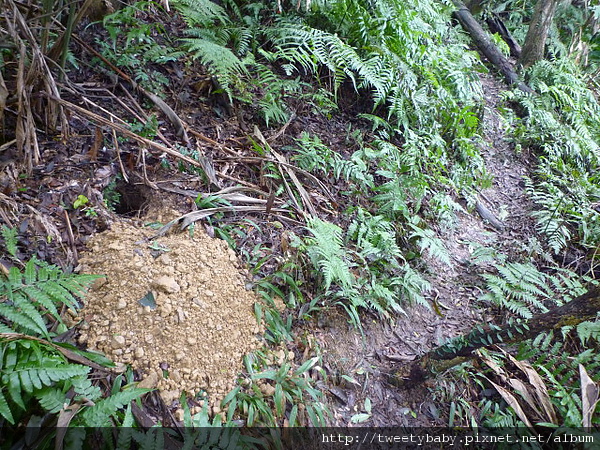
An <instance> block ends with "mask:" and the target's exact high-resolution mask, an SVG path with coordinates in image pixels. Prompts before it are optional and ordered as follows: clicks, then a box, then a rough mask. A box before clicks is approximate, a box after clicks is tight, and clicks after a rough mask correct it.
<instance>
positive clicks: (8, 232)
mask: <svg viewBox="0 0 600 450" xmlns="http://www.w3.org/2000/svg"><path fill="white" fill-rule="evenodd" d="M0 233H1V234H2V237H3V238H4V246H5V247H6V251H8V254H9V255H10V256H12V257H16V256H17V229H16V228H8V227H7V226H6V225H2V228H0Z"/></svg>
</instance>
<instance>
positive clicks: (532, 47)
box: [519, 0, 559, 69]
mask: <svg viewBox="0 0 600 450" xmlns="http://www.w3.org/2000/svg"><path fill="white" fill-rule="evenodd" d="M558 2H559V0H538V2H537V4H536V5H535V9H534V10H533V16H532V17H531V22H530V24H529V29H528V30H527V37H526V38H525V43H524V44H523V50H522V52H521V57H520V58H519V66H521V67H523V68H524V69H527V68H528V67H530V66H532V65H533V64H535V63H536V62H538V61H539V60H541V59H543V58H544V49H545V47H546V38H547V37H548V31H549V30H550V25H552V19H553V17H554V11H556V6H557V5H558Z"/></svg>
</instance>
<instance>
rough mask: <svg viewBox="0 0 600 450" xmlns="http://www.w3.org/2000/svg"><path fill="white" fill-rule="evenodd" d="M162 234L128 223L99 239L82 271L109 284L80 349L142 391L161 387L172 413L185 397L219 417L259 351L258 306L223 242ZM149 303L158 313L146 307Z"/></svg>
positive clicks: (90, 303) (97, 288)
mask: <svg viewBox="0 0 600 450" xmlns="http://www.w3.org/2000/svg"><path fill="white" fill-rule="evenodd" d="M154 234H156V230H152V229H150V228H148V227H144V224H143V222H142V221H140V220H127V219H122V220H120V221H118V222H115V223H113V224H112V226H111V228H110V230H107V231H105V232H103V233H99V234H97V235H96V236H94V237H92V239H90V241H89V242H88V248H89V251H88V252H86V253H84V254H83V257H82V258H81V260H80V270H81V271H82V272H85V273H93V274H101V275H105V277H106V278H104V279H100V280H97V282H96V284H95V285H94V287H93V288H92V289H91V291H90V293H89V294H88V295H87V296H86V299H85V308H84V309H83V310H82V312H81V316H80V319H82V320H83V321H84V322H83V324H82V325H81V327H80V329H81V330H82V332H81V333H82V334H81V336H80V338H79V341H80V342H81V343H86V344H87V345H88V347H90V348H91V349H97V350H100V351H102V352H104V353H105V354H106V355H108V356H109V357H110V358H112V359H113V360H114V361H115V362H118V363H123V364H131V365H132V366H133V368H134V369H136V370H137V371H138V372H139V374H140V375H141V377H142V378H143V381H142V382H141V386H143V387H150V388H154V387H158V388H159V389H160V393H161V396H162V397H163V400H164V401H165V403H166V404H167V405H171V404H172V403H173V401H174V400H178V399H179V398H180V396H181V393H182V392H186V393H187V394H188V395H190V396H191V397H194V396H195V395H197V394H201V395H200V398H202V397H204V396H207V397H208V398H209V399H210V402H211V405H212V406H213V408H214V409H213V411H215V412H217V409H216V405H219V403H220V401H221V400H222V398H223V397H224V396H225V394H226V393H227V392H229V391H230V390H231V389H233V387H234V383H235V381H236V379H237V376H238V374H239V373H240V372H241V370H242V357H243V356H244V355H245V354H247V353H249V352H252V351H253V350H255V349H257V348H258V347H259V345H260V341H259V336H260V333H262V332H263V328H262V327H261V326H259V325H257V321H256V318H255V316H254V313H253V308H254V303H255V302H256V301H258V298H257V296H256V295H255V294H254V293H253V292H252V291H250V290H247V289H246V282H247V273H246V272H245V271H244V270H242V269H241V268H240V264H239V263H238V260H237V257H236V255H235V253H234V252H233V251H232V250H231V249H229V247H228V246H227V244H226V243H225V242H224V241H222V240H219V239H212V238H210V237H208V236H207V235H206V233H205V232H204V230H203V229H202V228H201V227H198V228H196V229H195V230H194V232H193V237H191V236H190V233H189V232H187V231H185V232H179V233H177V234H170V235H167V236H164V237H159V238H156V239H151V237H152V236H153V235H154ZM148 294H151V295H152V297H153V298H154V303H155V305H152V304H151V303H152V302H151V301H150V302H148V300H147V299H146V300H145V301H144V300H143V299H144V297H146V296H147V295H148ZM142 303H145V306H143V305H142ZM148 303H150V304H148Z"/></svg>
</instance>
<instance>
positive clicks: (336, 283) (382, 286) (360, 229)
mask: <svg viewBox="0 0 600 450" xmlns="http://www.w3.org/2000/svg"><path fill="white" fill-rule="evenodd" d="M307 230H308V231H309V232H310V233H311V234H312V236H309V237H307V238H305V240H304V241H303V242H302V243H301V244H298V247H299V248H300V250H303V251H306V253H307V254H308V256H309V257H310V259H311V261H312V263H313V265H314V267H315V269H317V271H318V273H319V275H320V276H321V277H322V280H323V289H322V290H321V291H320V292H321V295H322V296H324V297H325V298H326V297H332V298H333V299H335V301H336V303H337V304H338V305H340V306H342V307H343V308H344V309H345V310H346V312H347V313H348V315H349V317H350V321H351V322H352V323H353V324H354V325H355V326H357V327H359V328H360V327H361V321H360V315H359V312H360V311H361V310H367V311H372V312H374V313H376V314H378V315H380V316H382V317H388V318H390V317H393V315H395V314H398V313H404V309H403V305H404V304H410V303H414V302H416V303H421V304H423V305H428V304H427V302H426V300H425V298H424V293H425V292H426V291H428V290H429V289H430V285H429V283H428V282H427V281H426V280H425V279H424V278H423V277H422V276H421V274H419V273H418V272H417V271H416V270H414V269H413V268H412V267H411V266H410V265H409V264H408V262H407V261H406V260H405V259H404V257H403V253H402V251H401V249H400V248H399V247H398V244H397V243H396V231H395V229H394V226H393V224H392V223H391V222H390V221H389V220H388V219H387V218H385V217H383V216H372V215H371V214H369V213H368V212H367V211H365V210H362V209H358V211H357V216H356V218H355V219H354V220H353V222H352V223H351V224H350V225H349V227H348V230H347V231H346V233H344V232H343V230H342V229H341V228H340V227H339V226H337V225H334V224H332V223H329V222H324V221H322V220H320V219H312V220H310V221H309V224H308V226H307Z"/></svg>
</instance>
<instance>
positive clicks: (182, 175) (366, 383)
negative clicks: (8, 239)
mask: <svg viewBox="0 0 600 450" xmlns="http://www.w3.org/2000/svg"><path fill="white" fill-rule="evenodd" d="M78 78H79V82H78V81H77V80H73V81H72V83H73V85H72V86H71V87H73V86H76V87H77V88H78V89H79V90H80V91H83V92H84V94H83V96H82V98H86V99H87V100H88V102H87V106H88V107H89V106H93V105H95V107H101V106H102V107H104V108H105V109H106V110H111V111H113V113H114V114H115V115H116V116H118V117H128V116H129V117H131V115H132V110H134V111H136V112H135V114H133V115H134V116H136V115H138V117H141V118H143V117H144V114H145V113H144V110H143V109H142V108H140V107H139V103H138V102H136V101H135V100H134V99H133V97H131V96H129V98H127V95H125V94H124V90H125V89H126V88H123V87H121V89H116V90H113V89H111V87H110V86H109V85H108V84H106V81H105V80H103V79H101V78H99V77H98V75H94V74H92V73H86V71H85V70H83V71H81V72H80V73H79V75H78ZM191 81H193V80H190V82H187V83H182V84H180V85H179V88H178V89H177V91H178V93H176V92H175V90H174V92H173V98H171V99H169V101H170V102H171V104H175V105H178V107H177V108H176V111H177V113H178V114H179V115H180V116H181V117H184V118H185V119H186V121H187V122H188V123H189V124H190V127H191V128H192V129H193V130H194V131H195V136H196V137H197V138H198V143H199V146H198V153H199V154H201V155H204V157H205V158H206V159H207V160H209V161H211V163H212V165H213V167H214V171H215V178H214V179H212V180H210V183H209V184H211V186H210V191H211V192H215V191H220V190H223V189H224V188H227V187H231V186H236V185H238V186H240V185H242V186H244V187H245V188H247V189H249V190H250V191H254V192H262V193H264V192H268V191H269V189H273V188H274V187H273V186H272V185H269V181H268V180H265V179H264V178H263V175H264V174H263V172H262V170H263V167H262V166H261V163H260V160H259V158H256V157H255V153H254V152H253V151H252V144H251V141H250V140H249V139H248V137H249V135H250V134H251V130H252V128H253V125H254V124H253V119H252V115H251V112H250V111H248V110H245V109H243V108H236V109H235V110H234V111H228V108H229V106H227V105H225V106H224V104H223V101H222V98H221V97H218V96H214V95H210V94H207V93H203V94H204V96H203V95H198V93H197V92H196V93H195V92H194V91H193V88H192V84H193V83H192V82H191ZM482 83H483V86H484V92H485V111H484V115H483V120H482V132H481V134H482V136H483V139H482V141H481V142H480V143H479V144H478V145H479V146H480V148H481V151H482V154H483V155H484V159H485V163H486V168H487V171H488V173H489V176H490V180H491V185H490V187H489V188H487V189H485V190H482V191H481V192H480V193H479V194H480V195H479V201H480V202H481V204H483V205H484V206H485V208H486V209H487V211H488V213H491V214H492V215H493V216H494V217H496V218H497V219H498V220H499V221H501V222H502V226H501V227H497V226H492V224H491V223H490V222H488V221H485V220H484V219H483V218H482V217H481V215H480V214H478V213H477V211H476V208H475V205H472V204H471V205H468V204H467V203H466V201H465V199H464V198H455V199H454V200H455V201H456V203H457V205H460V209H458V210H457V213H456V221H455V223H454V225H453V226H451V227H449V228H447V229H439V230H436V231H437V232H438V233H439V235H440V236H441V237H442V238H443V240H444V243H445V245H446V247H447V248H448V250H449V252H450V255H451V258H452V260H453V262H455V263H456V264H452V265H451V266H449V265H446V264H443V263H441V262H440V261H438V260H436V259H434V258H428V257H427V255H424V260H423V262H424V264H423V270H424V272H425V273H426V277H427V279H428V280H429V281H430V283H431V285H432V290H431V291H430V292H429V293H428V294H427V296H426V298H427V300H428V302H429V303H430V304H431V306H432V307H431V308H426V307H424V306H414V307H407V308H406V316H398V317H397V318H395V319H394V320H393V321H391V322H389V321H385V320H383V319H379V318H377V317H375V316H369V315H365V316H364V317H363V318H362V320H363V326H364V333H361V332H360V331H359V330H357V329H356V328H354V327H353V326H352V325H350V324H349V323H348V320H347V316H346V315H345V314H344V313H343V311H340V310H338V309H336V308H334V307H328V308H323V309H321V310H320V311H318V312H317V313H316V314H315V315H314V317H312V319H309V320H305V319H304V318H300V316H301V315H300V314H298V311H294V310H289V311H287V312H286V313H285V314H290V315H292V316H293V317H294V324H295V327H294V328H295V330H296V334H297V335H298V336H300V335H302V336H304V341H302V342H301V340H300V339H298V340H296V341H294V342H289V343H288V344H287V347H286V348H285V350H287V351H289V352H293V353H292V355H296V358H297V361H296V362H297V363H299V364H301V363H302V361H301V359H302V358H306V357H309V356H312V355H314V354H321V356H322V366H323V369H324V372H320V373H317V372H314V371H313V376H314V378H315V379H316V381H317V383H318V386H319V387H320V388H321V389H322V390H323V391H325V392H326V393H327V403H328V405H329V408H330V410H331V412H332V417H331V424H332V425H349V424H351V419H352V417H353V416H355V415H356V414H357V413H361V412H363V413H365V414H366V415H367V416H369V417H368V418H367V417H365V422H362V424H363V425H375V426H391V425H406V426H423V425H444V424H446V423H447V412H448V411H447V409H448V404H449V401H450V400H451V399H452V398H453V396H455V395H456V392H454V391H453V390H452V389H456V386H457V385H455V384H452V386H453V387H452V389H446V387H445V385H444V383H441V384H440V383H438V384H437V385H434V384H431V383H430V384H424V385H421V386H413V387H409V388H407V389H398V388H397V387H395V386H392V385H391V384H390V383H389V382H388V378H387V374H390V373H391V372H393V371H394V370H396V369H397V367H398V366H399V365H402V364H404V363H406V362H408V361H411V360H413V359H415V358H416V357H417V356H418V355H420V354H423V353H424V352H425V351H427V350H428V349H431V348H433V347H435V346H437V345H439V344H441V343H443V342H444V341H446V340H447V339H449V338H451V337H454V336H458V335H461V334H464V333H466V332H468V331H470V330H471V328H472V327H473V326H474V325H475V324H478V323H486V322H490V321H491V320H493V314H494V311H493V310H488V309H487V307H488V306H489V305H487V304H484V303H482V302H480V301H479V297H480V295H481V294H482V289H481V286H482V285H483V281H482V279H481V277H480V276H479V273H481V272H480V271H478V265H477V264H476V263H473V261H472V259H473V258H472V255H473V252H474V251H476V250H477V248H478V247H482V246H484V247H488V248H491V249H493V251H496V252H498V253H502V254H505V255H508V256H509V257H512V256H516V255H519V254H521V253H522V252H524V251H525V248H526V247H527V243H528V241H529V238H530V237H532V236H534V234H535V231H534V226H533V223H532V220H531V219H530V218H529V211H530V207H531V205H530V203H529V201H528V200H527V197H526V195H525V192H524V189H525V186H524V183H523V179H522V178H523V176H524V175H527V174H528V167H530V164H529V163H530V161H529V156H528V155H527V154H516V153H515V151H514V149H513V147H512V146H511V144H510V142H509V141H508V139H507V137H506V136H505V133H504V129H503V124H502V119H501V117H500V114H499V112H498V107H499V104H500V98H499V95H500V93H501V91H502V90H503V89H506V87H505V86H504V85H502V84H501V83H500V82H498V81H496V80H495V79H494V78H493V77H492V76H490V75H484V76H482ZM173 84H174V85H176V82H174V83H173ZM201 94H202V93H201ZM67 98H68V95H67ZM182 98H185V99H187V101H186V102H185V104H184V103H182V102H180V101H179V100H180V99H182ZM340 98H344V96H340ZM348 98H353V97H350V96H349V97H348ZM359 101H360V100H359V99H356V100H353V101H350V102H348V104H345V105H344V104H343V102H342V105H341V108H340V109H341V111H340V112H339V113H334V114H333V115H332V116H330V117H328V116H327V115H326V114H323V113H322V112H320V111H319V110H318V109H315V108H314V107H311V106H309V105H306V104H302V103H301V102H298V104H293V105H288V106H289V107H290V109H291V110H294V111H295V113H294V115H293V116H292V119H291V120H290V121H289V122H288V123H286V124H285V125H284V126H282V127H280V128H278V129H273V130H269V131H265V132H264V134H265V137H266V139H267V141H268V142H269V144H270V145H271V146H272V147H273V148H277V149H278V151H280V152H282V153H283V154H285V146H286V145H290V144H292V143H293V142H294V139H295V138H298V137H300V134H301V133H302V132H303V131H309V132H310V131H311V130H314V131H318V134H319V136H320V137H321V139H322V141H323V142H324V143H325V144H326V145H327V146H329V147H330V148H331V149H333V150H335V151H338V152H339V153H341V154H348V152H349V151H350V149H351V146H352V145H354V143H353V138H352V137H351V136H350V133H349V131H348V130H349V127H352V128H353V129H355V130H357V129H358V130H361V133H362V135H363V139H365V140H368V139H369V138H370V131H369V127H368V124H367V123H365V122H364V121H361V120H359V119H356V116H357V113H358V112H360V111H361V110H362V109H363V106H361V105H360V103H359ZM119 104H120V106H118V105H119ZM238 106H239V105H238ZM70 125H71V127H72V132H73V135H72V137H71V138H70V139H69V140H68V141H67V142H57V141H55V140H52V139H50V138H49V139H48V140H47V141H46V142H43V143H42V151H43V165H39V166H37V167H36V168H35V170H34V172H33V174H32V175H31V176H29V177H23V176H21V177H19V176H18V174H15V173H12V172H11V170H13V171H14V170H15V166H14V164H13V163H14V161H11V160H10V158H6V161H5V163H4V176H5V178H6V179H11V178H12V179H13V180H18V181H17V183H18V184H17V185H16V186H11V185H10V183H9V182H7V183H9V185H8V188H7V189H6V190H5V191H6V192H10V193H11V196H10V199H8V198H7V201H6V202H5V204H4V205H3V210H2V214H3V219H4V222H5V223H7V224H8V225H9V226H14V227H17V228H18V229H19V230H20V235H19V239H20V244H21V249H23V257H26V256H32V255H36V256H37V257H39V258H41V259H47V260H51V261H53V262H55V263H57V264H59V265H60V266H62V267H63V268H65V269H66V270H72V269H74V268H75V267H76V266H77V265H78V263H79V258H80V257H81V256H82V255H85V254H86V251H87V250H86V243H87V242H88V240H89V239H90V237H91V236H92V235H94V234H96V233H99V232H103V231H105V230H107V229H112V228H115V225H116V223H118V222H123V221H125V222H128V223H132V224H134V225H137V226H143V224H144V223H146V222H148V221H162V222H163V223H164V222H166V221H167V220H170V219H172V218H173V217H176V216H177V215H178V214H185V213H188V212H190V211H193V210H194V209H197V207H196V205H195V203H194V201H193V200H194V199H195V198H196V197H197V196H198V194H199V193H200V192H208V191H207V189H206V185H207V180H206V179H205V178H204V176H203V175H202V172H201V171H197V170H195V169H194V168H193V167H191V166H188V165H186V164H185V163H181V162H175V161H173V160H170V161H169V162H167V161H168V160H167V158H165V155H160V154H158V153H156V152H145V151H144V152H143V153H142V152H141V151H140V149H139V147H138V145H137V144H134V143H132V142H128V141H122V140H119V139H116V140H115V136H111V135H110V133H109V132H107V130H106V129H102V128H100V127H97V126H93V125H92V124H91V123H90V122H89V121H88V120H87V119H86V118H85V117H80V116H78V115H77V114H73V115H72V116H71V117H70ZM157 129H158V131H159V137H160V135H161V134H162V133H164V135H165V136H166V138H165V140H168V139H170V137H171V136H172V134H173V133H174V130H173V129H172V128H171V127H170V126H169V125H168V123H166V122H162V121H161V120H159V122H158V128H157ZM106 144H112V145H106ZM117 146H119V150H118V153H117V150H116V147H117ZM282 149H283V150H282ZM119 158H120V160H121V164H122V166H121V165H120V164H119V163H118V160H119ZM122 171H125V172H126V173H127V174H128V176H129V183H126V182H125V181H124V180H123V179H122V177H121V178H120V180H119V181H117V182H115V181H114V180H115V177H116V176H117V175H118V174H119V173H121V172H122ZM15 175H16V176H15ZM302 181H305V182H307V183H310V182H311V181H310V180H307V179H303V180H302ZM320 181H321V183H323V184H324V185H325V187H326V189H327V191H328V193H329V196H330V199H327V198H324V197H322V196H321V195H320V194H318V193H317V192H316V191H314V190H311V191H310V192H311V195H312V198H313V200H314V202H315V205H317V208H318V215H319V216H321V217H324V218H327V219H328V220H332V221H338V222H344V221H345V220H347V218H344V217H343V211H342V209H343V208H342V206H341V205H344V204H346V203H347V202H348V200H347V199H342V198H339V197H338V194H339V193H340V192H341V191H343V189H344V186H343V185H338V184H336V183H335V182H333V179H327V178H323V179H321V180H320ZM13 189H14V190H13ZM107 193H109V194H110V193H112V194H118V196H119V198H120V199H119V200H118V201H117V200H116V199H108V200H109V204H110V205H112V207H113V209H114V211H111V210H110V209H109V208H107V206H106V202H105V201H104V200H107ZM81 196H83V197H85V199H87V202H85V203H84V204H82V205H80V206H79V207H75V206H74V205H75V204H76V202H77V200H78V198H81ZM259 197H260V195H259ZM264 200H266V199H265V198H263V201H264ZM338 205H339V206H338ZM275 206H277V205H276V204H275ZM338 208H339V210H338ZM457 208H459V207H458V206H457ZM244 220H246V222H245V223H246V225H243V224H244ZM249 223H251V224H254V225H256V226H248V224H249ZM199 224H200V222H198V224H197V225H199ZM240 226H241V227H242V228H241V229H243V233H237V234H236V233H235V232H233V233H230V236H231V237H232V238H234V239H235V241H236V247H237V249H236V251H237V254H238V257H240V259H241V260H242V261H243V262H244V263H245V264H246V266H247V268H248V269H249V270H250V271H252V270H253V269H254V267H253V264H257V262H258V261H261V262H262V264H263V265H262V268H261V271H260V274H261V275H262V276H264V275H268V274H269V273H273V272H275V271H276V270H277V269H278V268H279V267H281V265H283V264H284V263H285V261H286V259H287V258H288V256H287V254H286V244H287V243H286V234H287V233H290V232H293V233H296V234H297V235H302V234H303V229H302V226H301V223H300V222H297V221H295V220H292V219H289V218H286V217H281V216H277V215H276V214H268V213H264V212H263V213H260V212H259V213H249V214H242V213H235V214H225V215H222V216H221V217H220V218H217V219H212V220H209V221H207V220H204V221H203V222H202V228H203V229H204V231H206V233H207V234H208V235H209V236H211V237H214V236H215V235H216V236H217V237H218V236H222V235H220V234H219V232H218V231H219V229H221V230H223V229H227V230H229V231H232V230H235V228H236V227H240ZM215 229H217V232H215ZM24 249H26V250H24ZM484 264H485V263H484ZM259 279H260V276H259V273H254V279H252V276H251V275H250V276H249V278H248V280H247V281H248V283H252V282H256V281H257V280H259ZM211 289H212V290H215V289H217V288H215V287H212V288H211ZM215 294H216V295H217V296H218V295H219V292H218V291H217V292H215ZM306 336H310V338H308V339H306ZM307 341H310V342H311V343H312V346H311V348H308V347H307V346H306V342H307ZM314 344H316V345H314ZM218 350H219V349H214V351H215V352H216V351H218ZM323 373H324V374H325V375H326V376H323ZM140 376H142V374H140ZM459 385H460V384H459ZM462 389H464V391H463V392H460V396H461V397H462V398H465V399H473V400H476V399H477V396H478V395H479V394H478V393H477V392H475V391H474V390H472V389H473V388H472V387H469V386H467V385H463V387H462ZM367 398H368V399H369V401H370V403H371V407H370V408H369V407H368V406H366V404H365V401H366V399H367ZM168 400H169V399H167V401H166V400H165V398H162V399H161V398H159V397H158V396H154V397H152V399H151V400H148V401H147V402H146V406H147V408H148V414H150V415H152V416H153V417H155V418H157V419H159V420H161V421H162V422H163V423H169V421H170V420H172V419H173V416H172V415H171V413H172V412H173V411H174V410H175V409H176V408H177V405H176V404H175V403H170V401H168ZM171 400H172V399H171Z"/></svg>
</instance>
